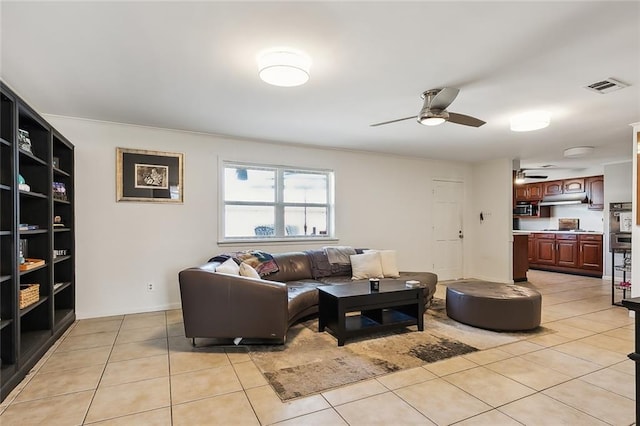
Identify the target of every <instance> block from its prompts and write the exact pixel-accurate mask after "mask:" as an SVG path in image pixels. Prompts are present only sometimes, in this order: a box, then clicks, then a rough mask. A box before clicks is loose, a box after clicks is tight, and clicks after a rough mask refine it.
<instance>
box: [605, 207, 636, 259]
mask: <svg viewBox="0 0 640 426" xmlns="http://www.w3.org/2000/svg"><path fill="white" fill-rule="evenodd" d="M632 222H633V221H632V217H631V203H610V204H609V251H611V252H623V251H631V227H632Z"/></svg>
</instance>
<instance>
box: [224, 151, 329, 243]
mask: <svg viewBox="0 0 640 426" xmlns="http://www.w3.org/2000/svg"><path fill="white" fill-rule="evenodd" d="M223 164H224V177H223V179H222V191H221V193H222V198H223V201H224V202H223V205H224V207H223V208H224V211H223V212H222V221H223V225H222V228H223V230H224V231H223V238H224V239H225V240H236V239H248V238H251V239H296V238H297V239H301V238H330V237H333V229H332V223H333V220H332V215H333V203H332V200H333V172H331V171H327V170H303V169H297V168H291V167H280V166H260V165H253V164H243V163H235V162H224V163H223Z"/></svg>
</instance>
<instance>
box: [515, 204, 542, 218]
mask: <svg viewBox="0 0 640 426" xmlns="http://www.w3.org/2000/svg"><path fill="white" fill-rule="evenodd" d="M513 214H514V215H516V216H537V215H538V205H537V204H534V203H529V202H526V201H518V202H517V203H516V207H515V208H514V209H513Z"/></svg>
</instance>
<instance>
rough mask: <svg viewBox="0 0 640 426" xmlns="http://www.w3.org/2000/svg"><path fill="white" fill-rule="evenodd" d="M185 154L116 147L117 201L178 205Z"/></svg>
mask: <svg viewBox="0 0 640 426" xmlns="http://www.w3.org/2000/svg"><path fill="white" fill-rule="evenodd" d="M183 166H184V154H182V153H175V152H162V151H146V150H142V149H129V148H116V193H117V196H116V200H117V201H141V202H152V203H179V204H182V203H183V202H184V199H183V191H184V185H183V176H184V171H183Z"/></svg>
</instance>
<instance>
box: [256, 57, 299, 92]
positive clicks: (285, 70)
mask: <svg viewBox="0 0 640 426" xmlns="http://www.w3.org/2000/svg"><path fill="white" fill-rule="evenodd" d="M257 60H258V75H259V76H260V78H261V79H262V81H264V82H265V83H269V84H272V85H274V86H280V87H294V86H300V85H301V84H304V83H306V82H307V81H308V80H309V68H310V67H311V58H309V56H308V55H307V54H306V53H304V52H302V51H300V50H297V49H291V48H288V47H274V48H271V49H267V50H263V51H262V52H260V53H259V54H258V57H257Z"/></svg>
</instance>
